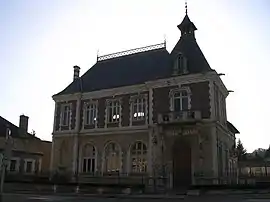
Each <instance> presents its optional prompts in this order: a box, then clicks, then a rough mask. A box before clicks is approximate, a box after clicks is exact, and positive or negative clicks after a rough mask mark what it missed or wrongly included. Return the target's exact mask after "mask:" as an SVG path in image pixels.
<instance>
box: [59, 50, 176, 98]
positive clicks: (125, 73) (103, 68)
mask: <svg viewBox="0 0 270 202" xmlns="http://www.w3.org/2000/svg"><path fill="white" fill-rule="evenodd" d="M169 64H170V54H169V52H168V51H167V50H166V48H165V47H163V48H159V49H154V50H149V51H145V52H140V53H135V54H130V55H125V56H121V57H116V58H111V59H107V60H102V61H97V63H96V64H95V65H94V66H93V67H91V68H90V69H89V70H88V71H87V72H86V73H85V74H84V75H83V76H81V79H76V80H75V81H73V82H72V83H71V84H70V85H69V86H68V87H66V88H65V89H64V90H63V91H61V92H60V93H58V94H57V95H62V94H72V93H76V92H80V91H81V89H82V91H83V92H90V91H96V90H101V89H109V88H115V87H121V86H128V85H135V84H141V83H144V82H146V81H150V80H155V79H160V78H165V77H169V76H170V75H171V69H170V68H168V66H169ZM81 87H82V88H81Z"/></svg>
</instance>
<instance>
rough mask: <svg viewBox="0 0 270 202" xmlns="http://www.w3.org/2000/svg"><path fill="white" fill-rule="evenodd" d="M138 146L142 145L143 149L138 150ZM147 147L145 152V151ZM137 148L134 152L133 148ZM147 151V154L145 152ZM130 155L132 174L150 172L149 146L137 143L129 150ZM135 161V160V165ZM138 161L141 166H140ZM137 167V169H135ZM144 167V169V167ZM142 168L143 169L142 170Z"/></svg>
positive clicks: (141, 142)
mask: <svg viewBox="0 0 270 202" xmlns="http://www.w3.org/2000/svg"><path fill="white" fill-rule="evenodd" d="M138 144H141V149H139V148H137V147H138ZM144 146H145V150H144ZM134 147H135V148H136V149H135V150H133V148H134ZM144 151H145V152H144ZM129 152H130V155H129V161H130V162H129V169H130V172H131V173H147V172H148V169H149V168H148V164H149V162H148V160H149V159H148V152H149V151H148V147H147V144H145V143H144V142H143V141H136V142H134V143H133V144H132V145H131V146H130V149H129ZM133 152H135V154H133ZM133 159H135V164H134V161H133ZM138 161H140V162H139V164H138ZM134 166H135V169H133V167H134ZM143 166H144V167H143ZM140 167H142V168H140Z"/></svg>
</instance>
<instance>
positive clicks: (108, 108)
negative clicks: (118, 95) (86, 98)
mask: <svg viewBox="0 0 270 202" xmlns="http://www.w3.org/2000/svg"><path fill="white" fill-rule="evenodd" d="M116 103H117V104H116ZM121 104H122V103H121V99H108V100H106V119H105V120H106V123H105V124H106V125H105V126H107V124H114V123H118V124H119V125H121V120H122V105H121ZM110 105H111V106H110ZM114 110H115V112H116V114H114ZM110 116H112V117H110ZM114 116H116V118H113V117H114ZM110 119H111V120H110ZM114 119H115V120H114Z"/></svg>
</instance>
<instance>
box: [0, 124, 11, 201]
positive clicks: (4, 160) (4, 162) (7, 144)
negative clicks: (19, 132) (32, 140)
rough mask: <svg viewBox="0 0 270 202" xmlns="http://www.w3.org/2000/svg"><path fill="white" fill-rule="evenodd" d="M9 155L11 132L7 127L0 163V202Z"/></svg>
mask: <svg viewBox="0 0 270 202" xmlns="http://www.w3.org/2000/svg"><path fill="white" fill-rule="evenodd" d="M10 155H11V130H10V129H9V127H7V130H6V141H5V148H4V153H3V155H2V156H3V158H2V162H1V182H0V183H1V184H0V202H2V201H3V186H4V182H5V171H6V166H7V165H8V162H9V159H10Z"/></svg>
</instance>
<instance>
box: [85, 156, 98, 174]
mask: <svg viewBox="0 0 270 202" xmlns="http://www.w3.org/2000/svg"><path fill="white" fill-rule="evenodd" d="M83 172H84V173H94V172H95V159H94V158H84V159H83Z"/></svg>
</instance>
